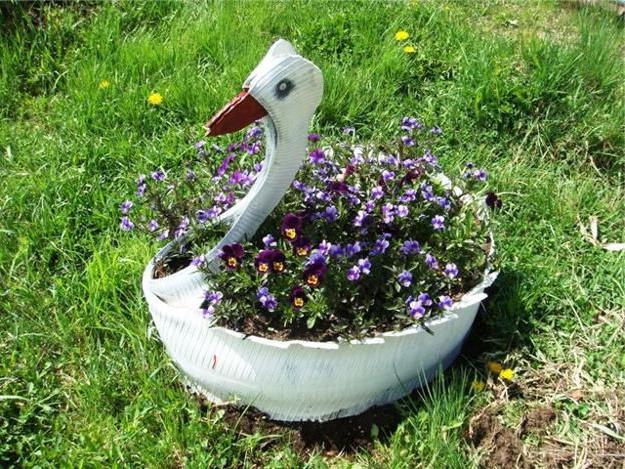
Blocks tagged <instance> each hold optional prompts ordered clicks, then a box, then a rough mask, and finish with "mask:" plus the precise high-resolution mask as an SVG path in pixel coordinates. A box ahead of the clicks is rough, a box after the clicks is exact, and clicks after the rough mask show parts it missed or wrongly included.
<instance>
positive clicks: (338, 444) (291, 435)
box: [204, 402, 402, 456]
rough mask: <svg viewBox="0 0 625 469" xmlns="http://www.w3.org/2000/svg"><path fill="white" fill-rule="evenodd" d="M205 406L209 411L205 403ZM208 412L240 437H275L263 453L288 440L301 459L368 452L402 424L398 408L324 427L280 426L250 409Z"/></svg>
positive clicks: (304, 424)
mask: <svg viewBox="0 0 625 469" xmlns="http://www.w3.org/2000/svg"><path fill="white" fill-rule="evenodd" d="M204 405H206V406H207V407H208V404H207V403H206V402H204ZM211 412H223V417H222V419H223V420H224V422H225V423H226V424H227V425H228V427H230V428H232V429H233V431H235V432H236V433H237V434H238V435H240V436H246V435H253V434H255V433H259V434H262V435H275V438H273V439H267V440H265V443H264V447H263V449H268V448H270V447H271V446H273V445H275V444H276V443H278V442H279V441H281V440H282V441H284V440H287V441H288V442H289V444H290V447H291V448H292V449H293V450H294V451H295V452H296V453H298V454H299V455H300V456H306V455H308V454H310V453H311V452H313V451H321V452H322V453H323V454H325V455H326V456H334V455H337V454H339V453H342V454H343V455H345V454H352V453H355V452H357V451H360V450H363V449H371V448H372V447H373V442H374V441H376V440H378V441H386V440H387V439H388V437H389V436H390V435H391V434H392V433H393V432H394V431H395V429H396V428H397V426H398V425H399V423H400V422H401V420H402V416H401V414H400V412H399V410H398V408H397V406H395V405H393V404H389V405H385V406H381V407H373V408H371V409H369V410H368V411H366V412H364V413H362V414H360V415H356V416H353V417H345V418H341V419H336V420H332V421H329V422H323V423H319V422H279V421H275V420H271V419H269V417H267V416H266V415H265V414H263V413H262V412H260V411H258V410H256V409H253V408H251V407H250V408H246V409H241V408H237V407H235V406H232V405H228V406H223V407H217V406H215V407H213V408H212V410H211Z"/></svg>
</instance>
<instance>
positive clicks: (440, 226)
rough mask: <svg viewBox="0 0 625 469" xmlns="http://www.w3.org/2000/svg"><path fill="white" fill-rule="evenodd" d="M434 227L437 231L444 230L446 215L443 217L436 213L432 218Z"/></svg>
mask: <svg viewBox="0 0 625 469" xmlns="http://www.w3.org/2000/svg"><path fill="white" fill-rule="evenodd" d="M432 227H433V228H434V229H435V230H436V231H442V230H444V229H445V217H443V216H442V215H435V216H434V218H432Z"/></svg>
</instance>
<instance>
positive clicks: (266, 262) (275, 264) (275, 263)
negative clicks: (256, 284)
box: [254, 249, 286, 274]
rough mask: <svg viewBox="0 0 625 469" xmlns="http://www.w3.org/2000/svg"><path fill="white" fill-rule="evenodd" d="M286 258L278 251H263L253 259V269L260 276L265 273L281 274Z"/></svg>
mask: <svg viewBox="0 0 625 469" xmlns="http://www.w3.org/2000/svg"><path fill="white" fill-rule="evenodd" d="M285 259H286V257H285V255H284V253H283V252H282V251H280V250H279V249H264V250H262V251H260V252H259V253H258V255H257V256H256V259H254V267H256V270H257V271H258V272H260V273H261V274H265V273H267V272H273V273H278V274H279V273H282V272H284V270H285V264H284V261H285Z"/></svg>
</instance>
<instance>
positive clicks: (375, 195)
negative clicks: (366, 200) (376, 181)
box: [371, 186, 384, 200]
mask: <svg viewBox="0 0 625 469" xmlns="http://www.w3.org/2000/svg"><path fill="white" fill-rule="evenodd" d="M382 197H384V189H383V188H382V186H375V187H374V188H373V189H371V198H372V199H373V200H378V199H381V198H382Z"/></svg>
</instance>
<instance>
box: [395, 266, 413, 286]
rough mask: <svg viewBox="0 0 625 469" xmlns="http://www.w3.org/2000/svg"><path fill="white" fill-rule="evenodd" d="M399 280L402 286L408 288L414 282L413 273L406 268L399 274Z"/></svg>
mask: <svg viewBox="0 0 625 469" xmlns="http://www.w3.org/2000/svg"><path fill="white" fill-rule="evenodd" d="M397 281H398V282H399V284H400V285H401V286H402V287H406V288H408V287H409V286H410V285H411V284H412V274H411V273H410V272H408V271H407V270H404V271H403V272H401V273H400V274H399V275H398V276H397Z"/></svg>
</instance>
